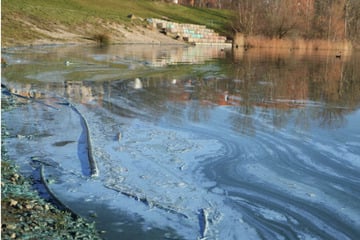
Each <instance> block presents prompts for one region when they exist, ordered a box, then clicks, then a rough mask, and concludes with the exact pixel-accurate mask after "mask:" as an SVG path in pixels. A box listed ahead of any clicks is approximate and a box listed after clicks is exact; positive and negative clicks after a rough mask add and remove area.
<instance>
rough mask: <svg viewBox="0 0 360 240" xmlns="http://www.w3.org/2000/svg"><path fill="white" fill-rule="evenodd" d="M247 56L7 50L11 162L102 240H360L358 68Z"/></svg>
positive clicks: (301, 58) (316, 59)
mask: <svg viewBox="0 0 360 240" xmlns="http://www.w3.org/2000/svg"><path fill="white" fill-rule="evenodd" d="M220 52H221V53H220ZM249 52H250V53H242V54H240V56H239V55H238V53H237V54H233V53H232V52H231V51H230V50H227V51H225V52H224V51H220V50H219V51H217V50H216V48H214V49H211V50H209V48H200V49H199V48H196V50H195V49H194V48H193V47H189V48H180V49H179V48H174V47H169V49H168V50H167V51H164V50H162V49H161V48H156V47H154V46H153V47H151V48H149V47H147V48H142V47H140V46H137V47H134V46H112V47H109V48H108V49H97V48H91V47H77V48H76V50H74V48H72V47H71V46H67V47H63V46H61V47H43V48H32V49H26V50H24V49H21V51H20V50H19V49H8V50H6V51H4V53H3V55H4V56H5V57H6V58H7V62H8V63H9V64H8V65H7V66H6V68H5V69H3V72H2V81H4V84H6V86H8V87H9V88H10V89H11V88H12V89H15V90H16V91H15V92H16V94H17V95H18V96H25V97H24V98H21V97H18V100H17V101H19V102H20V103H21V104H18V107H17V108H14V109H11V110H8V111H3V113H2V120H3V121H4V122H5V123H6V125H7V128H8V129H9V132H10V136H13V137H10V138H9V139H6V144H7V145H8V147H7V148H8V149H9V155H12V156H14V159H17V163H18V164H19V165H20V166H21V169H22V171H23V172H24V173H27V174H28V175H33V174H34V171H36V167H37V166H38V164H40V165H41V166H42V167H41V173H42V177H43V178H44V179H47V180H46V182H47V187H48V188H49V191H51V193H52V194H53V195H54V196H56V199H57V200H59V201H61V202H62V203H63V204H64V205H65V206H66V207H67V208H69V209H71V211H73V212H74V213H77V214H80V215H83V216H86V217H88V218H90V219H91V220H94V221H96V223H97V226H98V228H99V229H101V230H104V231H105V233H104V238H106V239H118V238H119V237H121V239H357V238H359V237H360V230H359V229H360V188H359V186H360V125H359V122H360V81H359V79H360V77H359V76H360V69H358V67H356V66H358V64H359V61H360V57H359V56H344V57H343V58H341V59H337V58H335V57H332V58H331V57H330V56H333V55H332V54H327V53H319V55H296V54H295V55H294V53H293V54H292V55H289V54H285V53H278V54H275V55H272V54H274V53H272V54H270V53H263V54H262V55H260V56H259V55H257V54H254V55H252V53H251V50H250V51H249ZM45 53H46V54H45ZM216 53H219V54H218V55H217V54H216ZM67 59H70V60H71V62H73V64H71V65H68V66H64V64H61V63H63V62H64V61H66V60H67ZM196 59H198V61H197V60H196ZM60 60H61V61H60ZM70 60H69V61H70ZM34 65H35V66H34ZM35 67H36V69H37V70H36V71H34V70H33V69H34V68H35ZM29 91H31V92H36V93H38V95H39V97H36V95H34V94H32V96H35V97H31V99H30V98H29V97H28V95H29V94H28V92H29ZM3 99H4V101H5V100H7V101H10V100H11V99H10V97H6V96H5V95H4V96H3ZM9 99H10V100H9ZM29 99H30V100H29ZM35 100H36V101H35ZM65 102H71V103H72V104H71V105H69V104H64V103H65ZM74 109H75V110H76V111H74ZM89 139H91V141H90V140H89ZM89 141H90V142H89ZM89 145H90V146H91V147H89ZM90 153H91V156H92V158H93V159H96V165H92V164H93V163H91V161H90V162H89V159H88V155H89V154H90ZM35 163H36V164H35ZM91 175H96V178H91Z"/></svg>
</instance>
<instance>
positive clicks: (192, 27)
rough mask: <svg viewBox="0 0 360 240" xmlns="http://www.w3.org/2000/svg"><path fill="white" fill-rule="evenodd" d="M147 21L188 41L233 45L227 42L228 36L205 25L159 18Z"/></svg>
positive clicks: (168, 33)
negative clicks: (221, 34)
mask: <svg viewBox="0 0 360 240" xmlns="http://www.w3.org/2000/svg"><path fill="white" fill-rule="evenodd" d="M147 21H148V23H149V24H150V25H151V26H152V27H153V28H156V29H159V30H160V31H161V32H163V33H165V34H167V35H170V36H172V37H174V38H176V39H180V40H183V41H185V42H188V43H192V44H213V45H222V44H229V45H231V43H227V41H226V37H224V36H220V35H219V34H218V33H216V32H215V31H214V30H212V29H209V28H206V26H204V25H197V24H186V23H176V22H170V21H167V20H163V19H157V18H150V19H147Z"/></svg>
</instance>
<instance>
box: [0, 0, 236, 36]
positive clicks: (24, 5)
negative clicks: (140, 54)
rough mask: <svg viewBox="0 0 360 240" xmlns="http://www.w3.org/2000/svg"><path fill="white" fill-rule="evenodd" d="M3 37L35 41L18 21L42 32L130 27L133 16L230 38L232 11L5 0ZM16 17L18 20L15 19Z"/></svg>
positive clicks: (145, 2) (133, 2)
mask: <svg viewBox="0 0 360 240" xmlns="http://www.w3.org/2000/svg"><path fill="white" fill-rule="evenodd" d="M1 8H2V26H1V27H2V28H1V29H2V30H1V33H2V38H3V41H4V40H5V42H6V41H7V40H8V39H11V38H13V39H16V38H19V39H24V38H27V39H30V40H31V39H35V38H37V37H38V36H36V35H35V34H34V33H31V32H30V31H29V28H28V26H27V25H26V24H25V23H24V22H19V21H17V20H15V19H18V18H19V19H26V21H29V22H31V23H32V24H35V25H36V26H38V27H40V28H43V29H51V28H53V27H54V26H55V27H56V25H59V24H61V25H63V26H66V27H70V28H72V27H74V28H75V27H77V26H81V25H82V24H90V25H93V26H96V22H97V21H99V19H102V20H103V21H107V22H116V23H121V24H124V25H128V26H131V25H132V24H134V23H132V22H131V20H130V19H129V18H128V17H127V16H128V15H129V14H134V15H135V16H139V17H142V18H161V17H167V18H169V19H171V20H173V21H176V22H181V23H193V24H204V25H206V26H208V27H210V28H213V29H214V30H215V31H217V32H219V33H221V34H224V35H229V33H228V27H227V26H228V23H229V22H230V19H231V12H229V11H224V10H218V9H207V8H202V9H200V8H192V7H185V6H181V5H176V4H167V3H163V2H160V1H154V0H102V1H98V0H51V1H49V0H29V1H24V0H3V1H2V3H1ZM15 16H17V17H15Z"/></svg>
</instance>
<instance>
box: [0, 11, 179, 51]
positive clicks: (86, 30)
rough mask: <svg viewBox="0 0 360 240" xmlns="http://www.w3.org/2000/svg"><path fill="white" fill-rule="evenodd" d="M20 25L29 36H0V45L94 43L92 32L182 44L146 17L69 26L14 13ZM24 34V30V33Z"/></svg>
mask: <svg viewBox="0 0 360 240" xmlns="http://www.w3.org/2000/svg"><path fill="white" fill-rule="evenodd" d="M15 21H16V22H17V23H19V24H21V26H22V27H23V28H26V29H28V31H27V32H28V35H29V36H31V37H28V38H27V37H22V38H18V37H11V36H6V35H5V36H4V35H3V36H2V47H9V46H15V45H41V44H63V43H90V44H91V43H96V39H95V38H94V36H95V35H99V34H102V35H106V36H107V37H108V39H109V41H110V43H111V44H118V43H123V44H127V43H130V44H185V43H184V42H182V41H178V40H175V39H173V38H171V37H170V36H166V35H164V34H162V33H160V32H159V31H158V30H157V29H151V28H150V27H149V26H148V25H147V24H146V20H139V19H136V20H134V22H133V23H131V24H129V26H125V25H122V24H119V23H116V22H106V21H104V20H101V19H99V20H97V21H96V22H95V23H92V24H89V23H86V24H82V25H79V26H76V27H69V26H65V25H61V24H57V23H53V24H50V25H49V24H41V23H39V22H34V21H30V20H29V19H26V18H19V17H17V18H16V20H15ZM25 34H26V33H25Z"/></svg>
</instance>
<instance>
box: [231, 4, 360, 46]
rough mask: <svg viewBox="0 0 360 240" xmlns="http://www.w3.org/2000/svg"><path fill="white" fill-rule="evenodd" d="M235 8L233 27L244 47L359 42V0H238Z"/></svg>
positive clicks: (326, 44)
mask: <svg viewBox="0 0 360 240" xmlns="http://www.w3.org/2000/svg"><path fill="white" fill-rule="evenodd" d="M232 8H233V9H234V11H235V14H234V18H233V20H232V23H231V24H232V26H231V27H232V29H233V30H234V32H236V33H237V34H238V37H239V36H240V38H238V39H237V41H239V43H240V45H241V44H243V45H245V47H246V46H247V47H249V46H266V45H267V46H272V47H279V46H284V47H289V48H313V49H321V48H334V49H345V50H346V49H347V48H350V45H351V44H352V45H353V46H355V47H359V46H360V1H358V0H273V1H267V0H237V1H236V2H233V4H232ZM254 36H257V37H256V38H254ZM239 43H238V44H239Z"/></svg>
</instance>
